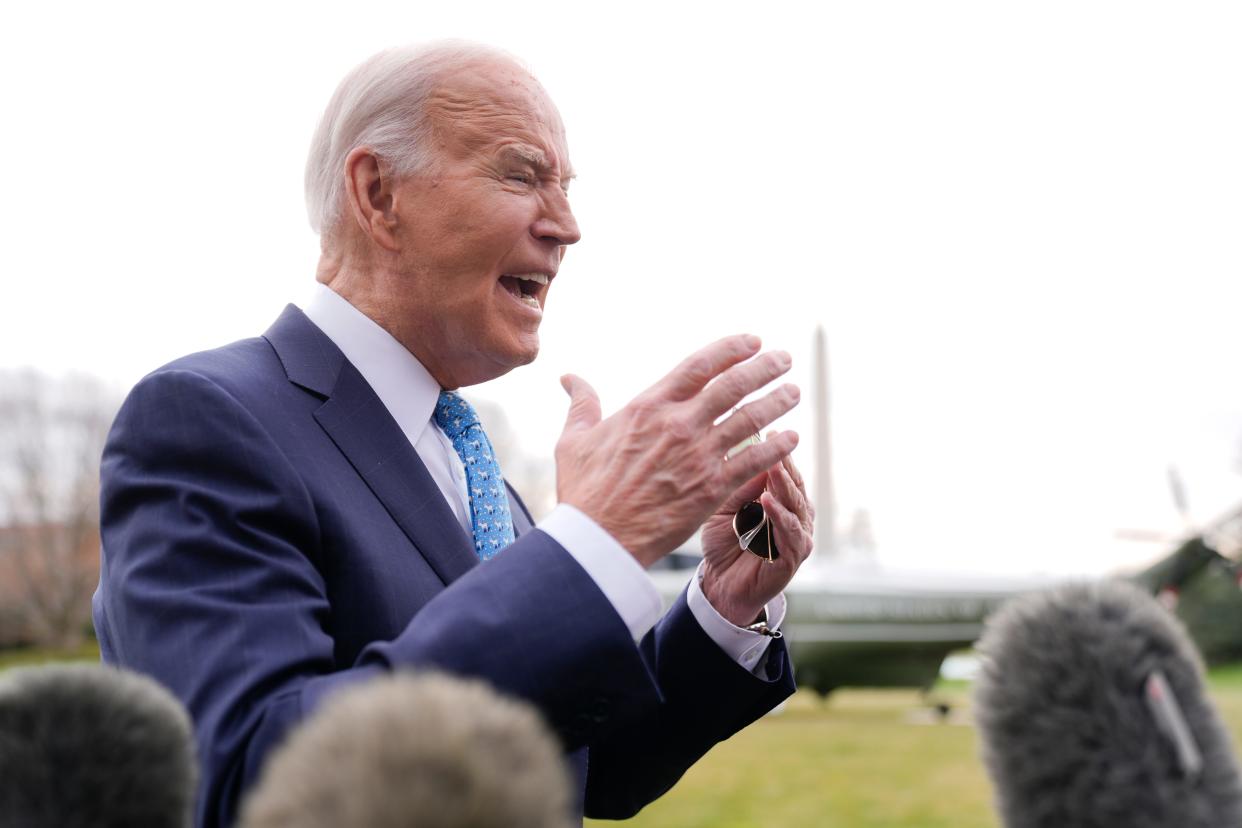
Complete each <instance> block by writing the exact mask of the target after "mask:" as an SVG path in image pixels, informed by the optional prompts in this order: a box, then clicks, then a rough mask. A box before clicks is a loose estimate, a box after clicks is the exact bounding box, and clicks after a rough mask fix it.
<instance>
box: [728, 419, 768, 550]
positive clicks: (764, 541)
mask: <svg viewBox="0 0 1242 828" xmlns="http://www.w3.org/2000/svg"><path fill="white" fill-rule="evenodd" d="M759 442H760V441H759V435H758V434H756V435H754V436H752V437H751V438H750V439H749V440H747V441H746V442H744V443H742V444H741V445H740V446H737V447H736V448H734V449H733V451H731V452H729V454H730V455H732V454H736V453H737V452H739V451H741V450H742V449H744V448H746V447H747V446H754V445H758V444H759ZM733 533H734V534H735V535H737V543H738V546H740V547H742V548H743V549H745V550H746V551H747V552H750V553H751V554H752V555H757V556H758V557H760V558H762V559H763V560H764V561H765V562H767V563H776V559H777V558H779V557H780V556H781V553H780V550H779V549H777V548H776V541H775V540H774V539H773V538H772V524H771V521H769V520H768V516H767V513H766V512H764V510H763V504H762V503H760V502H759V501H757V500H752V501H750V502H749V503H746V504H743V505H742V508H740V509H738V510H737V514H735V515H734V516H733Z"/></svg>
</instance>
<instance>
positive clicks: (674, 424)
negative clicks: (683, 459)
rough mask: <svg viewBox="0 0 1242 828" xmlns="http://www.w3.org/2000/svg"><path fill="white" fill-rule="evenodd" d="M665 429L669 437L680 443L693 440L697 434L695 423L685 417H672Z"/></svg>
mask: <svg viewBox="0 0 1242 828" xmlns="http://www.w3.org/2000/svg"><path fill="white" fill-rule="evenodd" d="M664 428H665V431H666V432H667V433H668V436H669V437H671V438H673V439H674V440H677V441H678V442H688V441H690V440H693V439H694V436H695V432H696V431H697V429H695V427H694V423H692V422H691V421H690V420H688V419H686V418H685V417H670V418H669V419H668V422H667V423H665V426H664Z"/></svg>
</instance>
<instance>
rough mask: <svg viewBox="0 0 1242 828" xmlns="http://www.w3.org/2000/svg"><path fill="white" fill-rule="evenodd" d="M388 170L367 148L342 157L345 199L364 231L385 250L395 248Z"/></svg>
mask: <svg viewBox="0 0 1242 828" xmlns="http://www.w3.org/2000/svg"><path fill="white" fill-rule="evenodd" d="M394 184H395V180H394V178H393V176H392V173H391V171H390V170H389V169H388V168H387V167H386V166H385V165H384V164H383V163H382V162H381V161H380V159H379V158H378V157H376V155H375V153H374V152H372V151H371V150H370V149H369V148H368V147H357V148H355V149H354V150H353V152H351V153H350V154H349V155H347V156H346V157H345V200H346V202H347V204H346V206H347V207H348V209H349V211H350V213H351V214H352V215H353V217H354V221H355V222H357V224H358V227H359V229H361V230H362V232H363V234H364V235H365V236H366V237H367V238H369V239H371V241H373V242H375V243H376V244H378V245H379V246H380V247H382V248H384V249H385V250H389V251H395V250H396V249H397V238H396V227H397V217H396V214H395V212H394V211H393V193H392V188H393V185H394Z"/></svg>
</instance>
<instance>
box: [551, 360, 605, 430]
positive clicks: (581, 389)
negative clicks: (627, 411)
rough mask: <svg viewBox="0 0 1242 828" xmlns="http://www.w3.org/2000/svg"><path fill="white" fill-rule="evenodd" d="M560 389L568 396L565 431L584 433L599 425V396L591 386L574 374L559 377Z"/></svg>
mask: <svg viewBox="0 0 1242 828" xmlns="http://www.w3.org/2000/svg"><path fill="white" fill-rule="evenodd" d="M561 387H562V388H564V389H565V393H566V394H568V395H569V414H567V415H566V417H565V431H566V432H567V433H568V432H572V431H585V430H587V429H588V428H591V427H592V426H594V425H596V424H597V423H599V421H600V419H601V418H602V416H603V414H602V412H601V411H600V406H599V395H598V394H596V393H595V389H594V388H592V387H591V384H590V383H589V382H587V381H586V380H584V379H583V378H582V377H580V376H577V375H576V374H566V375H565V376H563V377H561Z"/></svg>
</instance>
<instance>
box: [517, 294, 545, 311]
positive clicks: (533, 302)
mask: <svg viewBox="0 0 1242 828" xmlns="http://www.w3.org/2000/svg"><path fill="white" fill-rule="evenodd" d="M518 301H519V302H521V303H522V304H523V305H528V306H530V307H532V308H534V309H535V310H543V308H541V307H539V300H538V299H536V298H535V297H533V296H519V297H518Z"/></svg>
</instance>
